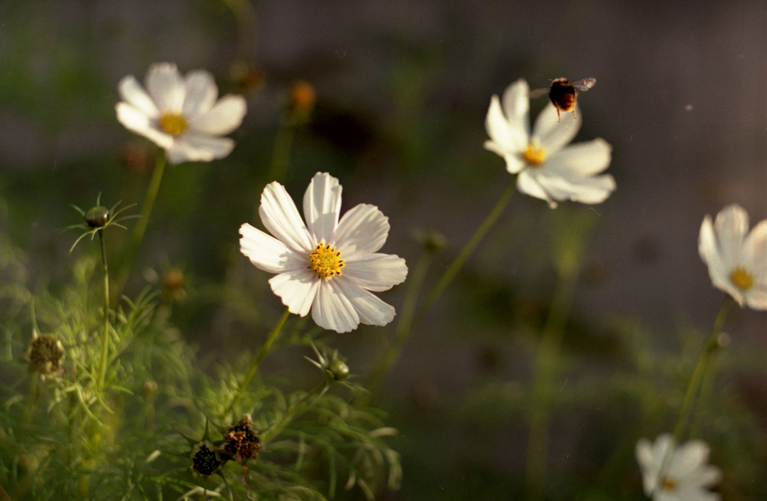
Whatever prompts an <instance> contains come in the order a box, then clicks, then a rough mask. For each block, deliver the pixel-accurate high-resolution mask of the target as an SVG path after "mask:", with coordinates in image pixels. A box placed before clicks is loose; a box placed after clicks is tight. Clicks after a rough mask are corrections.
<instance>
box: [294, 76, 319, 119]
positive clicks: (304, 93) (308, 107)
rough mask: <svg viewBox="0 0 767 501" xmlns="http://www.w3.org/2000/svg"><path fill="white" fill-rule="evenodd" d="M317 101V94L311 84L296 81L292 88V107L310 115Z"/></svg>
mask: <svg viewBox="0 0 767 501" xmlns="http://www.w3.org/2000/svg"><path fill="white" fill-rule="evenodd" d="M316 101H317V93H316V92H315V91H314V87H312V84H310V83H309V82H306V81H304V80H296V81H295V82H293V84H292V85H291V86H290V107H291V108H293V109H294V110H297V111H303V112H305V113H309V112H310V111H312V109H313V108H314V103H315V102H316Z"/></svg>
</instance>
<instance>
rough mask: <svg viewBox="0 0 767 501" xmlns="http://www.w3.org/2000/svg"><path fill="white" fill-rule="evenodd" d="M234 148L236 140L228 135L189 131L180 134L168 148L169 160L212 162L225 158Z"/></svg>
mask: <svg viewBox="0 0 767 501" xmlns="http://www.w3.org/2000/svg"><path fill="white" fill-rule="evenodd" d="M232 149H234V141H233V140H231V139H229V138H228V137H214V136H209V135H207V134H204V133H198V132H195V131H189V132H187V133H186V134H184V135H183V136H179V137H177V138H176V139H175V141H173V144H172V145H171V146H170V148H168V150H167V154H168V162H169V163H172V164H180V163H182V162H210V161H212V160H215V159H217V158H224V157H226V156H227V155H229V153H231V151H232Z"/></svg>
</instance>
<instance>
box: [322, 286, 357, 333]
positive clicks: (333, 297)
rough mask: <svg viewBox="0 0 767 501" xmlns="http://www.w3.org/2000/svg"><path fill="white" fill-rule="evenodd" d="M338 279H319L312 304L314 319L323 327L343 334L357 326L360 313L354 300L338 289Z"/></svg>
mask: <svg viewBox="0 0 767 501" xmlns="http://www.w3.org/2000/svg"><path fill="white" fill-rule="evenodd" d="M336 282H337V280H319V290H318V291H317V297H315V299H314V304H313V305H312V319H313V320H314V323H316V324H317V325H319V326H320V327H322V328H323V329H327V330H333V331H336V332H338V333H339V334H342V333H344V332H350V331H353V330H354V329H356V328H357V326H358V325H359V323H360V318H359V315H358V314H357V311H356V309H355V308H354V305H353V304H352V302H351V301H350V300H349V298H347V297H346V296H345V295H344V294H343V293H342V292H341V291H340V289H338V286H337V283H336Z"/></svg>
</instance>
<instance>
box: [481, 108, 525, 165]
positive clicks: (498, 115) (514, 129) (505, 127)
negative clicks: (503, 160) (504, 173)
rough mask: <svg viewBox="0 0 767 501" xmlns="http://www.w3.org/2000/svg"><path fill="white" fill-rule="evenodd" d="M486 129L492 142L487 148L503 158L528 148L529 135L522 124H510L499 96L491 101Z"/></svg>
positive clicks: (486, 145)
mask: <svg viewBox="0 0 767 501" xmlns="http://www.w3.org/2000/svg"><path fill="white" fill-rule="evenodd" d="M485 129H486V130H487V134H488V135H489V136H490V139H491V140H492V141H489V142H486V143H485V148H487V149H488V150H490V151H494V152H496V153H498V154H499V155H501V156H503V155H504V154H506V153H508V152H517V151H520V150H524V149H525V148H526V147H527V143H528V135H527V133H526V132H525V130H524V126H523V125H522V124H521V123H520V122H510V121H509V120H507V119H506V118H505V117H504V116H503V112H502V111H501V103H500V102H499V101H498V96H493V97H492V99H491V100H490V109H489V110H488V112H487V118H486V119H485Z"/></svg>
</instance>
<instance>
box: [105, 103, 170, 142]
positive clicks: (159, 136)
mask: <svg viewBox="0 0 767 501" xmlns="http://www.w3.org/2000/svg"><path fill="white" fill-rule="evenodd" d="M115 110H116V111H117V120H118V121H119V122H120V123H121V124H123V125H124V126H125V128H126V129H128V130H131V131H133V132H135V133H137V134H141V135H142V136H144V137H146V138H148V139H150V140H151V141H152V142H154V143H155V144H157V145H158V146H160V147H161V148H169V147H170V146H171V145H172V144H173V137H172V136H170V135H169V134H166V133H164V132H161V131H159V130H157V129H156V128H154V125H153V123H152V119H151V118H149V117H148V116H147V115H145V114H144V113H142V112H141V111H140V110H138V109H136V108H134V107H133V106H131V105H130V104H127V103H117V106H115Z"/></svg>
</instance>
